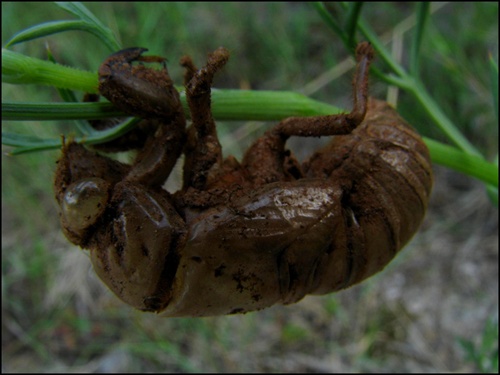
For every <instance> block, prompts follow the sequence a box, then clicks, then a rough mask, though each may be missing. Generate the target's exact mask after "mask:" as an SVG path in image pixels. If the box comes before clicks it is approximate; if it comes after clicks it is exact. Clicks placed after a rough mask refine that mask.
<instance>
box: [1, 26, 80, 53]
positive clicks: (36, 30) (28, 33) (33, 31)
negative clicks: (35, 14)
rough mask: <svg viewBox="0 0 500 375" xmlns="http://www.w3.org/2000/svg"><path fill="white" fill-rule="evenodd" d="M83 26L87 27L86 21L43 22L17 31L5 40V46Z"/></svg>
mask: <svg viewBox="0 0 500 375" xmlns="http://www.w3.org/2000/svg"><path fill="white" fill-rule="evenodd" d="M85 27H88V25H87V23H86V22H85V21H81V20H64V21H52V22H45V23H42V24H40V25H35V26H32V27H30V28H28V29H25V30H22V31H20V32H18V33H17V34H15V35H14V36H13V37H12V38H11V39H10V40H9V41H8V42H7V44H6V45H5V47H9V46H13V45H14V44H18V43H22V42H27V41H29V40H33V39H37V38H42V37H45V36H48V35H52V34H57V33H60V32H63V31H68V30H82V29H84V28H85Z"/></svg>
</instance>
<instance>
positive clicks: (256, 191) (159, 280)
mask: <svg viewBox="0 0 500 375" xmlns="http://www.w3.org/2000/svg"><path fill="white" fill-rule="evenodd" d="M144 51H145V50H144V49H142V48H132V49H128V50H123V51H120V52H118V53H116V54H114V55H112V56H110V57H109V58H108V59H107V60H106V61H105V62H104V63H103V65H102V66H101V68H100V70H99V80H100V86H99V90H100V92H101V94H102V95H104V96H105V97H106V98H107V99H109V100H110V101H111V102H112V103H113V104H114V105H115V106H116V107H118V108H120V109H122V110H123V111H125V112H127V113H129V114H131V115H135V116H139V117H142V118H144V119H146V120H147V121H148V122H150V123H153V124H154V127H153V129H156V130H154V131H153V132H152V133H151V134H150V136H149V137H148V139H147V140H146V143H145V144H144V145H142V144H141V145H140V151H139V153H138V156H137V158H136V160H135V161H134V163H133V164H132V165H130V166H129V165H125V164H121V163H119V162H117V161H113V160H111V159H109V158H107V157H104V156H101V155H99V154H96V153H94V152H91V151H89V150H87V149H86V148H84V147H83V146H81V145H78V144H75V143H69V144H65V145H64V147H63V155H62V158H61V159H60V161H59V164H58V168H57V172H56V178H55V185H54V187H55V194H56V199H57V201H58V203H59V205H60V207H61V223H62V227H63V230H64V233H65V235H66V236H67V237H68V239H70V240H71V241H72V242H73V243H75V244H77V245H79V246H81V247H82V248H85V249H88V250H90V256H91V261H92V264H93V266H94V269H95V270H96V272H97V274H98V275H99V277H100V278H101V279H102V280H103V281H104V282H105V283H106V284H107V286H108V287H109V288H110V289H111V290H112V291H113V292H114V293H115V294H116V295H117V296H118V297H120V298H121V299H122V300H123V301H125V302H126V303H128V304H130V305H132V306H134V307H136V308H138V309H141V310H145V311H154V312H158V313H162V314H164V315H166V316H208V315H221V314H231V313H240V312H247V311H252V310H258V309H262V308H265V307H268V306H271V305H273V304H275V303H283V304H289V303H293V302H296V301H298V300H300V299H301V298H303V297H304V296H305V295H306V294H325V293H330V292H333V291H337V290H340V289H343V288H346V287H348V286H350V285H353V284H356V283H358V282H360V281H362V280H364V279H366V278H367V277H369V276H371V275H373V274H374V273H376V272H378V271H380V270H382V269H383V268H384V266H385V265H386V264H387V263H388V262H389V261H390V260H391V259H392V258H393V257H394V256H395V255H396V254H397V252H398V251H399V250H400V249H401V248H402V247H403V246H404V245H405V244H406V243H407V242H408V240H409V239H410V238H411V237H412V236H413V235H414V233H415V232H416V231H417V229H418V227H419V225H420V223H421V221H422V219H423V217H424V214H425V211H426V208H427V202H428V199H429V195H430V191H431V187H432V170H431V163H430V158H429V153H428V150H427V148H426V146H425V144H424V143H423V141H422V139H421V138H420V136H419V135H418V134H417V133H416V132H415V131H414V130H413V129H412V128H411V127H410V126H409V125H408V124H406V123H405V122H404V121H403V120H402V119H401V118H400V117H399V116H398V114H397V113H396V111H395V110H394V109H392V108H391V107H390V106H389V105H388V104H387V103H385V102H381V101H377V100H375V99H368V70H369V65H370V62H371V61H372V59H373V55H374V52H373V49H372V47H371V46H370V45H369V44H368V43H361V44H359V45H358V47H357V50H356V59H357V69H356V75H355V78H354V82H353V89H354V106H353V110H352V111H351V112H350V113H347V114H340V115H331V116H319V117H309V118H288V119H285V120H283V121H281V122H280V123H279V124H278V125H276V126H275V127H274V128H272V129H271V130H270V131H268V132H267V133H266V134H264V135H263V136H262V137H261V138H259V139H257V140H256V141H255V143H254V144H253V145H252V146H251V147H250V149H249V150H248V151H247V152H246V154H245V155H244V157H243V160H242V162H241V163H239V162H238V161H237V160H236V159H234V158H233V157H228V158H226V159H223V158H222V153H221V146H220V144H219V141H218V138H217V133H216V127H215V123H214V119H213V117H212V113H211V108H210V89H211V85H212V79H213V76H214V74H215V73H216V72H217V71H218V70H220V69H221V68H222V66H224V64H225V63H226V62H227V60H228V58H229V54H228V52H227V50H225V49H224V48H219V49H217V50H216V51H215V52H213V53H212V54H210V55H209V58H208V62H207V64H206V65H205V66H204V67H203V68H201V69H199V70H198V69H196V67H195V66H194V64H193V62H192V61H191V59H190V58H188V57H185V58H183V59H182V61H181V63H182V65H183V66H184V67H185V68H186V74H185V84H186V97H187V102H188V105H189V109H190V112H191V118H192V125H191V127H190V128H189V129H187V130H186V128H185V125H186V120H185V117H184V113H183V109H182V106H181V101H180V99H179V93H178V92H177V91H176V90H175V88H174V86H173V83H172V81H171V80H170V78H169V76H168V73H167V71H166V69H162V70H154V69H151V68H147V67H145V66H143V65H135V64H132V63H133V62H135V61H143V62H162V61H163V59H162V58H160V57H155V56H150V57H143V56H141V54H142V53H143V52H144ZM331 135H336V137H334V138H333V139H332V141H331V142H330V143H329V144H328V145H327V146H325V147H324V148H323V149H321V150H319V151H317V152H316V153H314V154H313V155H312V156H311V157H310V158H309V159H308V160H307V161H305V162H304V163H302V164H301V163H299V162H298V161H297V160H296V159H295V158H294V157H293V155H292V154H291V153H290V152H289V151H287V150H285V143H286V141H287V139H288V138H289V137H290V136H300V137H311V136H331ZM138 147H139V145H138ZM181 153H184V154H185V164H184V181H183V187H182V189H181V190H179V191H178V192H176V193H174V194H170V193H169V192H167V191H166V190H164V189H163V188H162V184H163V183H164V181H165V180H166V178H167V177H168V176H169V174H170V172H171V170H172V168H173V165H174V163H175V162H176V161H177V159H178V158H179V156H180V155H181Z"/></svg>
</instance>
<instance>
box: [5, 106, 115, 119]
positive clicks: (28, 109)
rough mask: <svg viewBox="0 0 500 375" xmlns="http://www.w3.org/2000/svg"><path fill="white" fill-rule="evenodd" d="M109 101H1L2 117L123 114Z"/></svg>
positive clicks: (91, 117)
mask: <svg viewBox="0 0 500 375" xmlns="http://www.w3.org/2000/svg"><path fill="white" fill-rule="evenodd" d="M123 115H124V114H123V112H120V111H118V110H116V109H115V108H114V107H113V105H112V104H111V103H108V102H102V103H52V102H49V103H43V102H42V103H13V102H4V103H2V119H3V120H11V121H32V120H36V121H44V120H78V119H85V120H91V119H100V118H112V117H119V116H123Z"/></svg>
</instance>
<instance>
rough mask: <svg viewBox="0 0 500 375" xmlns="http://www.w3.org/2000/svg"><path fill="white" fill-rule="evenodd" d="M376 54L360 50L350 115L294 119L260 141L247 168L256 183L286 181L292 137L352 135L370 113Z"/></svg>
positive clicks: (247, 160) (249, 156)
mask: <svg viewBox="0 0 500 375" xmlns="http://www.w3.org/2000/svg"><path fill="white" fill-rule="evenodd" d="M373 58H374V51H373V48H372V47H371V45H370V44H369V43H367V42H363V43H360V44H359V45H358V47H357V48H356V61H357V66H356V74H355V76H354V80H353V94H354V103H353V109H352V111H351V112H350V113H347V114H338V115H328V116H315V117H290V118H287V119H285V120H283V121H281V122H280V123H279V124H278V125H276V126H275V127H274V128H273V129H271V130H270V131H268V132H267V133H266V134H264V136H262V137H261V138H259V139H258V140H257V141H256V142H255V143H254V144H253V145H252V146H251V147H250V149H249V150H248V151H247V153H246V154H245V156H244V158H243V165H244V167H245V168H247V170H248V171H249V172H250V174H251V178H252V180H253V181H254V183H256V184H264V183H270V182H274V181H280V180H283V179H284V178H285V169H284V167H283V163H284V160H285V150H284V147H285V143H286V141H287V139H288V138H289V137H291V136H299V137H321V136H331V135H343V134H349V133H351V132H352V131H353V130H354V129H355V128H356V127H357V126H358V125H359V124H361V122H363V119H364V117H365V114H366V110H367V103H368V73H369V67H370V63H371V61H372V60H373Z"/></svg>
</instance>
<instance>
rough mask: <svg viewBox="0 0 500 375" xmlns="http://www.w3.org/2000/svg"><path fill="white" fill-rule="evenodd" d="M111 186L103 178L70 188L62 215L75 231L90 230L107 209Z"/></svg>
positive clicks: (89, 180) (70, 186)
mask: <svg viewBox="0 0 500 375" xmlns="http://www.w3.org/2000/svg"><path fill="white" fill-rule="evenodd" d="M109 187H110V186H109V184H108V183H107V182H106V181H105V180H103V179H101V178H87V179H85V180H82V181H79V182H74V183H73V184H71V185H69V186H68V189H67V190H66V193H65V194H64V198H63V201H62V214H63V216H64V219H65V221H66V223H67V224H68V227H70V228H71V229H72V230H73V231H80V230H83V229H86V228H88V227H89V226H91V225H92V224H94V223H95V222H96V220H97V219H98V218H99V216H101V214H102V213H103V212H104V210H105V208H106V204H107V201H108V198H109Z"/></svg>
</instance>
